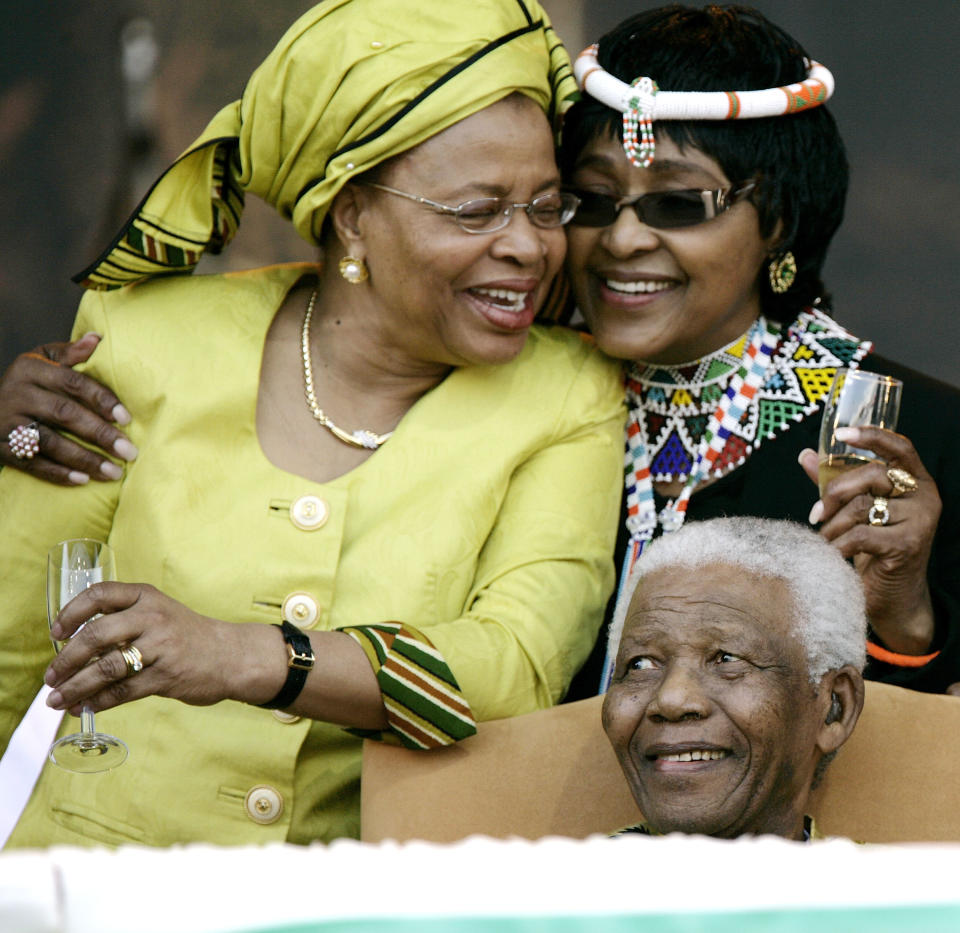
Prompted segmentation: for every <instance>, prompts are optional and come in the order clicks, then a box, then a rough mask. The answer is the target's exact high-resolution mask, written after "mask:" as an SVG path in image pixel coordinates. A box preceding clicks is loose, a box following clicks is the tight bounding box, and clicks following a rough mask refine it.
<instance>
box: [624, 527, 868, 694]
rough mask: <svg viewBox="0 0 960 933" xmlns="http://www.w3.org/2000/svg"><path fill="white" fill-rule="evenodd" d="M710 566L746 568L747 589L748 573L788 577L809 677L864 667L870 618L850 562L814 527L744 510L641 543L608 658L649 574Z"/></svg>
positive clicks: (746, 584)
mask: <svg viewBox="0 0 960 933" xmlns="http://www.w3.org/2000/svg"><path fill="white" fill-rule="evenodd" d="M709 564H726V565H728V566H731V567H735V568H738V569H740V570H741V571H745V573H741V574H738V576H739V577H740V579H741V580H742V584H743V586H744V587H749V586H750V585H751V581H750V575H756V576H763V577H773V578H774V579H777V580H783V582H784V583H785V584H786V585H787V587H788V589H789V591H790V594H791V595H792V596H793V602H794V605H795V608H796V615H795V628H794V631H795V632H796V634H797V637H798V638H799V639H800V641H801V642H802V644H803V646H804V648H805V649H806V653H807V665H808V667H809V675H810V680H811V682H812V683H818V682H819V681H820V678H821V677H823V675H824V674H825V673H826V672H827V671H830V670H837V669H838V668H841V667H843V666H844V665H845V664H852V665H853V666H854V667H856V668H857V670H863V666H864V664H865V663H866V636H867V616H866V606H865V602H864V596H863V587H862V585H861V583H860V577H859V576H858V575H857V573H856V571H855V570H854V569H853V567H851V566H850V564H848V563H847V562H846V561H845V560H844V558H843V556H842V555H841V554H840V552H839V551H838V550H837V549H836V548H834V547H833V546H832V545H830V544H828V543H827V542H826V541H824V540H823V538H821V537H820V536H819V535H818V534H816V533H815V532H814V531H813V530H812V529H810V528H806V527H804V526H803V525H798V524H796V523H795V522H787V521H774V520H773V519H768V518H748V517H744V516H738V517H735V518H713V519H710V520H709V521H704V522H688V523H687V524H685V525H684V526H683V527H682V528H680V529H679V530H678V531H675V532H673V533H671V534H668V535H664V536H663V537H661V538H658V539H657V540H656V541H652V542H650V543H649V544H648V545H647V546H646V547H645V548H644V552H643V555H642V556H641V558H640V560H639V561H638V562H637V566H636V567H635V568H634V569H633V573H632V574H631V575H630V579H629V580H628V581H627V584H626V586H625V587H624V590H623V592H622V593H621V594H620V596H619V598H618V600H617V606H616V610H615V611H614V616H613V622H612V624H611V626H610V634H609V642H608V646H607V651H608V656H609V657H615V656H616V652H617V649H618V648H619V646H620V636H621V635H622V633H623V623H624V619H625V618H626V615H627V609H628V608H629V606H630V601H631V599H632V598H633V594H634V592H635V590H636V588H637V585H638V584H639V583H640V581H641V580H642V579H643V578H644V577H646V576H648V575H649V574H651V573H654V572H656V571H657V570H663V569H665V568H667V567H669V568H675V567H681V568H689V569H691V570H696V569H697V568H699V567H706V566H708V565H709Z"/></svg>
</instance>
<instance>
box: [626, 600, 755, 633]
mask: <svg viewBox="0 0 960 933" xmlns="http://www.w3.org/2000/svg"><path fill="white" fill-rule="evenodd" d="M691 609H694V610H697V612H698V614H699V615H702V616H703V615H708V614H709V615H714V614H715V613H716V611H717V610H722V611H723V613H724V615H727V614H730V615H736V616H741V617H743V618H747V619H750V620H751V621H752V622H754V623H755V624H756V625H757V626H759V627H760V628H766V625H765V624H764V620H763V619H762V618H760V617H759V616H756V615H754V614H753V613H752V612H751V611H750V610H749V609H747V608H746V607H744V606H742V605H734V604H731V603H728V602H724V601H723V599H722V598H720V597H691V596H685V595H683V594H681V593H669V594H663V595H659V594H657V595H654V596H645V597H644V599H643V602H641V604H640V605H639V606H638V607H637V608H636V609H631V611H630V612H629V613H628V614H627V623H628V624H629V623H630V622H635V621H639V620H640V619H641V618H644V617H647V616H652V617H653V618H654V619H655V618H656V615H657V614H659V613H665V614H673V613H676V614H682V615H690V612H689V610H691Z"/></svg>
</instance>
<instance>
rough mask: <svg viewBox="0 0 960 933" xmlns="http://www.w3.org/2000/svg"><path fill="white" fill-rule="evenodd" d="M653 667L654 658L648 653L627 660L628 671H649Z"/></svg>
mask: <svg viewBox="0 0 960 933" xmlns="http://www.w3.org/2000/svg"><path fill="white" fill-rule="evenodd" d="M652 669H653V660H652V659H651V658H648V657H647V656H646V655H640V656H638V657H636V658H631V659H630V660H629V661H627V670H628V671H649V670H652Z"/></svg>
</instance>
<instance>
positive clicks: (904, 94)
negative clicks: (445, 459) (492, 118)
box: [0, 0, 960, 384]
mask: <svg viewBox="0 0 960 933" xmlns="http://www.w3.org/2000/svg"><path fill="white" fill-rule="evenodd" d="M311 5H312V4H311V3H310V2H309V0H270V2H269V3H264V2H262V0H259V2H253V0H109V2H97V3H91V2H89V0H34V2H30V3H22V2H19V0H0V366H5V365H6V364H7V363H8V362H9V361H10V359H12V358H13V356H14V355H15V354H16V353H17V352H18V351H20V350H23V349H28V348H29V347H31V346H33V345H34V344H36V343H38V342H40V341H43V340H48V339H53V338H62V337H64V336H66V335H67V333H68V332H69V329H70V323H71V321H72V318H73V314H74V311H75V308H76V303H77V301H78V299H79V294H80V291H79V289H78V288H77V286H74V285H72V283H71V282H70V275H71V274H72V273H74V272H77V271H79V270H80V269H81V268H83V267H84V266H85V265H86V264H87V263H88V262H89V261H90V260H91V259H93V258H94V257H95V255H96V254H97V252H98V251H99V248H100V247H102V246H103V245H105V243H106V241H107V240H108V239H109V237H110V236H111V235H112V234H113V233H115V232H116V229H117V227H118V226H119V224H120V222H121V221H122V220H123V219H124V218H125V217H126V216H127V214H128V213H129V212H130V210H131V209H132V207H133V206H134V204H135V203H136V202H137V200H139V197H140V195H141V194H142V193H143V191H144V190H145V187H146V186H147V185H148V184H149V183H150V182H151V181H152V180H153V178H154V176H155V175H156V174H158V172H159V171H160V169H162V168H163V167H164V166H165V165H166V164H167V163H168V162H169V161H171V160H172V159H173V158H175V157H176V156H177V155H178V154H179V152H180V151H181V149H183V148H184V147H185V146H186V145H187V144H188V143H189V142H190V141H191V140H192V139H193V138H194V137H195V136H197V135H198V134H199V132H200V131H201V130H202V129H203V127H204V125H205V124H206V121H207V120H208V119H209V117H210V116H212V115H213V113H214V112H215V111H216V110H217V109H219V107H220V106H222V105H223V104H225V103H227V102H229V101H231V100H233V99H235V98H236V97H238V96H239V94H240V92H241V90H242V88H243V85H244V83H245V80H246V76H247V75H248V73H249V72H250V71H251V70H252V69H253V68H254V67H255V66H256V64H257V63H258V62H259V60H260V59H261V58H262V57H263V56H264V55H265V54H266V53H267V52H268V51H269V50H270V48H271V47H272V46H273V44H274V43H275V42H276V40H277V39H278V38H279V36H280V35H281V34H282V32H283V30H284V29H285V28H286V26H287V25H289V23H291V22H292V21H293V19H294V18H295V17H296V16H297V15H299V13H301V12H302V11H303V10H305V9H307V8H308V7H309V6H311ZM416 5H417V4H416V0H410V4H409V6H410V10H411V15H415V9H416ZM545 5H546V6H547V9H548V10H550V12H551V14H552V16H553V19H554V22H555V24H556V25H557V28H558V31H559V32H560V33H561V35H562V36H563V37H564V38H565V39H566V40H567V42H568V44H569V45H570V47H571V50H572V51H573V52H574V53H575V52H576V51H577V50H579V48H580V47H581V46H582V45H583V44H586V39H587V38H594V37H596V35H598V34H599V33H600V32H602V31H604V30H606V29H608V28H610V27H611V26H612V25H614V24H615V23H616V22H617V21H618V20H619V19H621V18H623V17H625V16H627V15H630V14H632V13H635V12H638V11H639V10H640V9H642V8H645V7H646V6H652V5H653V4H644V3H638V2H635V0H633V2H630V0H602V2H595V0H590V2H578V0H545ZM755 5H756V6H757V7H759V8H760V9H761V10H762V11H763V12H764V13H766V14H767V15H768V16H770V17H771V18H772V19H774V20H775V21H776V22H778V23H779V24H780V25H781V26H783V27H784V28H786V29H787V31H788V32H790V33H792V34H793V35H794V36H795V37H796V38H797V39H799V41H800V42H801V43H802V44H803V45H804V46H805V47H806V49H807V51H808V52H809V53H810V54H811V55H812V56H813V57H815V58H817V59H818V60H820V61H822V62H823V63H824V64H826V65H827V66H828V67H829V68H830V69H831V70H832V71H833V73H834V76H835V77H836V80H837V91H836V94H835V96H834V98H833V101H832V102H831V105H830V106H831V109H832V110H833V112H834V114H835V116H836V117H837V120H838V122H839V124H840V127H841V130H842V131H843V134H844V138H845V140H846V142H847V146H848V149H849V155H850V161H851V164H852V167H853V178H852V187H851V194H850V200H849V203H848V208H847V219H846V221H845V223H844V226H843V227H842V229H841V231H840V233H839V235H838V237H837V239H836V240H835V241H834V246H833V249H832V252H831V255H830V258H829V260H828V264H827V274H826V281H827V283H828V286H829V287H830V289H831V291H832V292H833V295H834V299H835V310H836V316H837V317H838V318H839V319H840V320H841V322H843V323H844V324H846V325H847V326H848V327H849V328H850V329H851V330H853V331H854V332H855V333H857V334H858V335H859V336H862V337H869V338H872V339H873V340H874V341H875V342H876V345H877V349H878V351H879V352H881V353H883V354H884V355H887V356H892V357H894V358H896V359H898V360H899V361H901V362H904V363H906V364H907V365H910V366H914V367H916V368H918V369H922V370H924V371H926V372H928V373H931V374H932V375H935V376H937V377H939V378H941V379H945V380H947V381H949V382H953V383H954V384H958V383H960V370H958V366H957V364H956V363H955V362H954V360H955V352H956V351H955V344H957V342H958V341H960V325H958V323H957V320H958V309H957V305H958V293H960V267H958V263H957V256H958V253H960V249H958V248H960V169H958V160H960V122H958V120H957V117H956V114H955V111H956V108H957V103H958V95H957V90H956V89H957V85H958V78H960V68H958V65H957V57H956V48H957V46H958V42H960V3H957V2H956V0H939V2H929V0H928V2H914V3H912V4H910V3H902V2H896V0H874V2H870V0H847V2H839V0H832V2H831V0H792V2H787V0H760V2H757V3H755ZM137 17H143V18H145V19H146V20H148V21H149V23H150V24H151V27H152V30H153V36H154V40H155V42H156V46H157V50H158V54H157V59H156V67H155V69H154V71H153V75H152V79H151V80H150V81H149V82H148V83H147V85H146V91H145V92H144V93H143V94H141V95H140V98H138V100H140V103H141V104H142V103H143V101H144V100H145V101H146V107H145V111H144V112H145V113H146V114H147V118H146V120H145V121H144V120H139V121H138V120H137V119H136V118H131V117H127V116H125V111H126V110H128V109H130V104H129V103H128V102H127V100H126V99H127V98H128V97H129V96H130V86H129V84H125V82H124V80H123V78H122V70H121V48H122V42H121V36H122V35H123V34H124V33H123V30H124V27H125V25H127V24H129V22H130V21H131V20H133V19H136V18H137ZM126 34H127V35H128V36H129V30H128V32H127V33H126ZM310 255H311V252H310V249H309V247H307V246H306V244H304V243H303V242H302V241H300V240H299V239H298V238H297V237H296V236H295V235H293V234H291V232H290V231H289V230H288V229H287V225H285V224H284V223H283V222H282V221H280V220H279V218H277V217H275V216H274V215H273V214H272V212H271V211H270V209H269V208H266V207H264V206H263V205H261V204H260V202H259V201H257V199H255V198H250V199H249V200H248V207H247V211H246V212H245V215H244V224H243V227H242V228H241V232H240V234H239V235H238V237H237V239H236V240H235V242H234V244H233V245H232V246H231V247H230V249H229V250H228V251H227V253H226V254H225V257H224V259H221V260H214V261H213V262H212V263H211V262H208V260H204V265H203V268H204V269H206V270H207V271H211V270H212V269H213V268H216V267H218V266H219V267H223V265H224V264H225V263H226V262H229V265H230V267H232V268H241V267H247V266H256V265H261V264H264V263H268V262H272V261H277V260H284V259H296V258H309V257H310Z"/></svg>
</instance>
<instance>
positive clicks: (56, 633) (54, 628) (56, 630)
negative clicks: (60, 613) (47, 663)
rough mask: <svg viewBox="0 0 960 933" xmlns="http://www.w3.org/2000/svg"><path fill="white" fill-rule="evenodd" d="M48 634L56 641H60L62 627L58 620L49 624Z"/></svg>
mask: <svg viewBox="0 0 960 933" xmlns="http://www.w3.org/2000/svg"><path fill="white" fill-rule="evenodd" d="M50 636H51V638H55V639H56V640H57V641H60V639H61V638H63V628H62V627H61V625H60V623H59V622H54V623H53V625H51V626H50Z"/></svg>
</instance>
